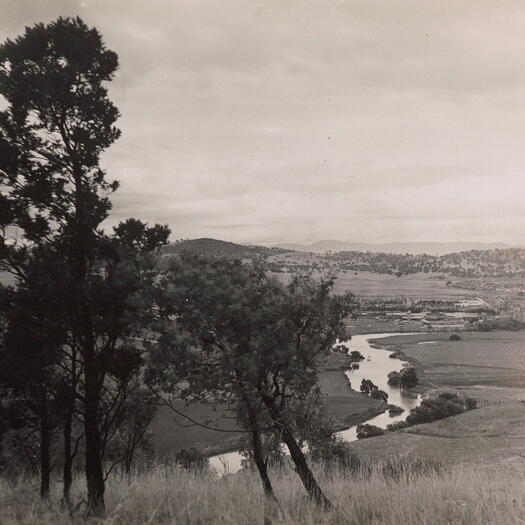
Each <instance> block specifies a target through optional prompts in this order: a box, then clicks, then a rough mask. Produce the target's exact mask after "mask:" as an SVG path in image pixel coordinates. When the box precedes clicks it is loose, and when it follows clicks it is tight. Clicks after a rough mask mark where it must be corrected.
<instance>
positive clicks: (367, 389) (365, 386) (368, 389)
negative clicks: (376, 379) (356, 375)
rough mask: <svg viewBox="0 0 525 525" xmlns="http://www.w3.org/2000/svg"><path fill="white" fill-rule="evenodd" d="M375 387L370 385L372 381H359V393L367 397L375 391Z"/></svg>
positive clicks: (372, 384)
mask: <svg viewBox="0 0 525 525" xmlns="http://www.w3.org/2000/svg"><path fill="white" fill-rule="evenodd" d="M377 389H378V388H377V386H376V385H374V383H372V381H370V379H363V380H362V381H361V387H360V390H361V393H363V394H365V395H367V396H369V395H370V394H371V393H372V392H373V391H374V390H377Z"/></svg>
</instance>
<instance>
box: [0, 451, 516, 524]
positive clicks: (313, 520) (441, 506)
mask: <svg viewBox="0 0 525 525" xmlns="http://www.w3.org/2000/svg"><path fill="white" fill-rule="evenodd" d="M384 467H385V465H384V463H383V464H378V465H375V466H374V467H373V469H372V472H371V473H370V472H366V471H363V472H360V473H357V474H354V473H350V472H347V473H344V472H337V473H335V474H332V475H330V474H328V473H323V472H320V473H319V478H320V481H321V483H322V485H323V487H324V488H325V490H326V492H327V494H328V495H329V497H330V498H331V499H332V501H333V503H334V510H332V511H330V512H323V511H321V510H319V509H317V508H315V507H314V506H313V505H312V504H311V503H310V502H308V501H307V499H306V498H305V496H304V491H303V489H302V487H301V485H300V483H299V481H298V479H297V476H296V475H295V474H294V473H293V472H289V471H281V472H274V473H273V479H274V482H275V488H276V492H277V494H278V496H279V499H280V501H281V503H282V507H283V511H284V518H283V520H282V521H280V523H283V524H307V525H308V524H311V525H314V524H341V525H342V524H345V525H347V524H348V525H352V524H355V525H357V524H360V525H364V524H391V525H401V524H402V525H416V524H417V525H422V524H429V525H430V524H432V525H435V524H441V523H443V524H445V523H453V524H478V523H484V524H502V525H503V524H505V525H506V524H519V523H525V493H524V492H523V486H522V485H523V475H524V474H525V468H524V467H523V466H522V465H520V464H516V465H511V466H509V467H505V468H506V470H504V467H499V468H497V469H491V470H490V471H488V470H484V469H481V468H479V467H478V468H475V467H473V466H470V467H466V466H456V467H454V468H453V469H452V470H446V471H444V470H442V469H439V468H438V469H436V468H435V465H432V464H430V465H425V464H421V463H420V462H416V463H415V464H414V463H413V462H412V461H401V462H398V463H396V464H395V465H394V468H393V471H394V473H395V475H394V476H393V475H392V469H391V468H390V469H389V468H387V469H385V468H384ZM385 471H386V474H385ZM399 473H401V475H400V476H399ZM75 490H76V492H77V494H81V493H82V490H83V487H82V485H81V484H80V483H79V484H77V485H76V486H75ZM36 491H37V484H36V482H35V480H31V479H20V480H18V481H17V482H16V483H15V484H11V485H9V484H7V483H6V482H0V492H1V493H2V507H1V510H0V523H1V524H2V525H8V524H15V523H16V524H22V523H23V524H28V525H31V524H37V523H38V524H57V525H60V524H66V523H72V522H77V523H80V522H82V521H83V520H82V517H81V516H79V517H77V518H74V519H73V520H72V519H71V518H70V517H69V515H68V514H67V513H65V512H63V511H61V509H60V505H59V503H54V502H58V499H59V496H58V494H53V498H52V501H53V503H51V504H47V505H45V504H41V503H39V502H38V501H35V499H34V498H32V497H31V496H32V495H33V494H35V493H36ZM261 492H262V491H261V488H260V484H259V480H258V478H257V476H256V474H254V473H250V472H246V473H242V474H239V475H235V476H230V477H228V478H223V479H216V478H214V477H212V476H211V475H207V474H204V475H202V474H191V473H187V472H183V471H180V470H177V469H173V468H166V467H160V466H159V467H156V468H153V469H151V470H150V471H148V472H147V473H145V474H137V475H132V476H131V477H119V476H115V477H114V478H113V479H111V480H110V483H109V484H108V489H107V494H106V499H107V508H108V516H107V518H106V519H105V520H104V521H103V523H105V524H122V525H124V524H126V525H134V524H145V523H151V524H160V523H173V524H195V525H196V524H216V523H225V524H226V523H228V524H257V523H262V522H263V507H264V501H263V497H262V493H261ZM90 523H97V521H96V520H93V521H90Z"/></svg>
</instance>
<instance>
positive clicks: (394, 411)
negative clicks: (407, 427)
mask: <svg viewBox="0 0 525 525" xmlns="http://www.w3.org/2000/svg"><path fill="white" fill-rule="evenodd" d="M404 411H405V409H404V408H401V407H398V406H397V405H389V406H388V413H389V415H391V416H397V415H399V414H402V413H403V412H404Z"/></svg>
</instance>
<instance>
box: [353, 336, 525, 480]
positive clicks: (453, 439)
mask: <svg viewBox="0 0 525 525" xmlns="http://www.w3.org/2000/svg"><path fill="white" fill-rule="evenodd" d="M449 336H450V334H444V333H426V334H417V335H399V336H395V337H389V338H382V339H380V340H377V343H378V344H380V345H381V346H382V347H384V348H385V349H386V350H388V351H402V352H403V353H404V354H405V355H406V356H407V358H408V359H409V360H410V361H412V363H413V364H415V365H416V367H417V369H418V375H419V376H420V379H421V385H422V387H423V388H424V389H430V391H428V390H427V392H426V393H425V395H428V394H429V393H431V390H434V389H436V390H439V391H442V390H447V391H458V392H460V393H463V394H465V395H467V396H470V397H473V398H475V399H476V400H477V401H478V407H479V408H477V409H476V410H472V411H470V412H467V413H465V414H461V415H458V416H455V417H451V418H448V419H444V420H440V421H436V422H433V423H428V424H424V425H417V426H413V427H409V428H407V429H403V430H400V431H397V432H394V433H389V434H386V435H384V436H379V437H376V438H371V439H367V440H363V441H360V442H357V443H355V444H354V446H355V449H356V452H358V453H359V454H360V455H362V456H363V457H368V458H385V456H388V455H390V454H407V453H410V454H416V455H417V456H418V457H421V458H425V459H429V460H439V461H444V462H448V463H455V462H458V461H468V462H471V463H472V462H474V463H476V464H484V465H491V466H492V467H493V468H501V469H505V470H507V471H509V472H510V471H512V469H514V468H515V467H516V466H517V465H519V464H522V463H525V462H524V460H523V454H524V453H525V332H503V331H498V332H488V333H487V332H472V333H461V338H462V340H461V341H450V340H449Z"/></svg>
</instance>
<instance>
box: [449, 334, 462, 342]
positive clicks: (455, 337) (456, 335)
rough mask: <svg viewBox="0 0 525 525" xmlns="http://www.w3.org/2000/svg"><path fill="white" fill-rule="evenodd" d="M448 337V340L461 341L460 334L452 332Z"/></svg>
mask: <svg viewBox="0 0 525 525" xmlns="http://www.w3.org/2000/svg"><path fill="white" fill-rule="evenodd" d="M448 339H449V341H461V336H460V335H458V334H452V335H451V336H450V337H449V338H448Z"/></svg>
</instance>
